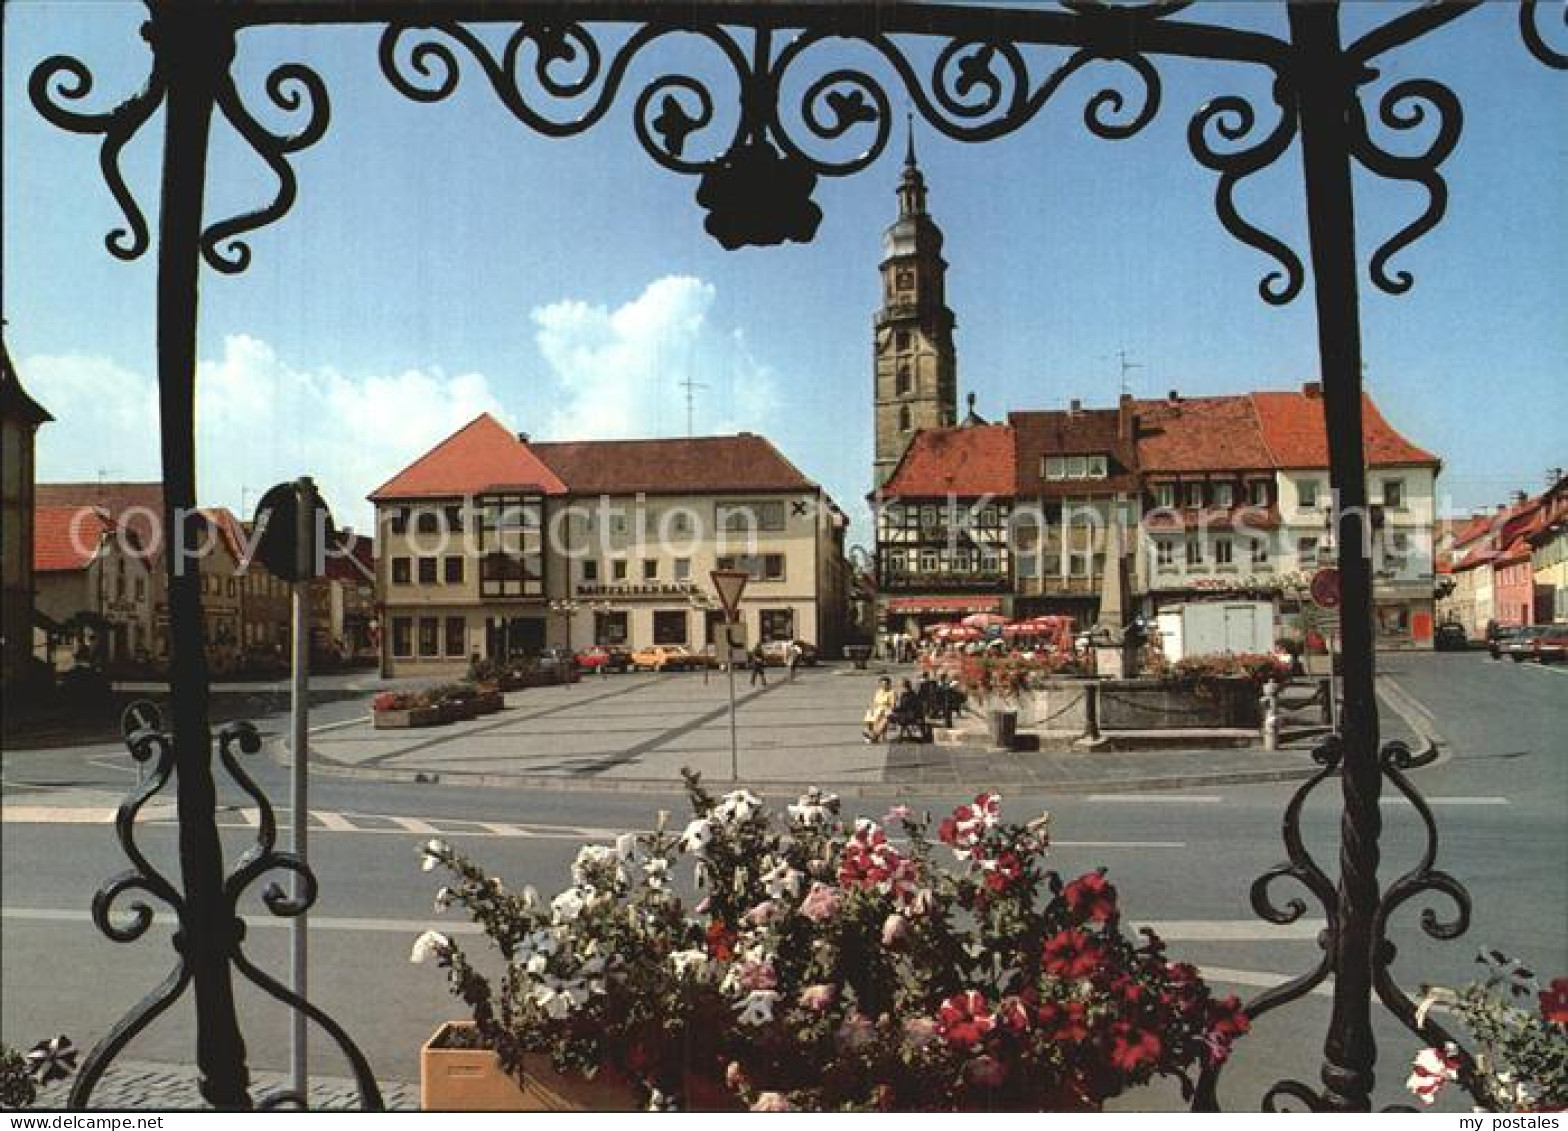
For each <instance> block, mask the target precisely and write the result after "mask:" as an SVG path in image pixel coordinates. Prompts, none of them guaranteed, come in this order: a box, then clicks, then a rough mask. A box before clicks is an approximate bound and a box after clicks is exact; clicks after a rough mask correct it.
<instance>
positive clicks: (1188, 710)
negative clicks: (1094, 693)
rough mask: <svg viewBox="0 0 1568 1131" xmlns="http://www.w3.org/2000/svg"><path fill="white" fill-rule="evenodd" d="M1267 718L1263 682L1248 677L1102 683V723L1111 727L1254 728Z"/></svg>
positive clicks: (1170, 728) (1110, 728)
mask: <svg viewBox="0 0 1568 1131" xmlns="http://www.w3.org/2000/svg"><path fill="white" fill-rule="evenodd" d="M1262 722H1263V717H1262V711H1261V708H1260V707H1259V706H1258V688H1257V685H1256V684H1255V683H1253V682H1252V680H1250V679H1246V678H1216V679H1208V680H1204V681H1202V682H1201V683H1187V682H1182V683H1176V682H1171V681H1166V680H1154V679H1129V680H1107V681H1105V682H1104V683H1102V684H1101V686H1100V726H1101V727H1102V728H1103V729H1107V730H1185V729H1188V728H1191V727H1200V728H1218V727H1228V728H1235V729H1243V728H1248V729H1250V728H1252V727H1257V726H1260V725H1261V724H1262Z"/></svg>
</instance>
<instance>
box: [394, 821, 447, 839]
mask: <svg viewBox="0 0 1568 1131" xmlns="http://www.w3.org/2000/svg"><path fill="white" fill-rule="evenodd" d="M387 820H389V821H392V822H393V823H394V824H397V825H401V826H402V828H403V831H404V832H410V833H420V834H422V835H425V836H434V835H435V834H437V833H439V832H440V831H441V830H440V829H438V828H436V827H435V826H434V825H432V824H430V822H428V821H421V820H420V819H419V818H418V817H393V816H388V817H387Z"/></svg>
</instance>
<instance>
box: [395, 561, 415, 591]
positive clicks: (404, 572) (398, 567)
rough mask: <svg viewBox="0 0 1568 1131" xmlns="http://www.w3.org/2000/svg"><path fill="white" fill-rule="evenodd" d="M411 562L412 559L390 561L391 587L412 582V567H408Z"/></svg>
mask: <svg viewBox="0 0 1568 1131" xmlns="http://www.w3.org/2000/svg"><path fill="white" fill-rule="evenodd" d="M411 560H412V559H410V558H393V559H392V584H393V585H407V584H408V583H409V582H411V581H412V580H413V574H412V572H411V571H412V569H413V567H412V565H410V562H411Z"/></svg>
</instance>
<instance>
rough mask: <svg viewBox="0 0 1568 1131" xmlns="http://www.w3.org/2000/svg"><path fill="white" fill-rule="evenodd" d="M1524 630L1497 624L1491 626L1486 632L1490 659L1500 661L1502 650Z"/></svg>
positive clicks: (1516, 626)
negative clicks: (1490, 654)
mask: <svg viewBox="0 0 1568 1131" xmlns="http://www.w3.org/2000/svg"><path fill="white" fill-rule="evenodd" d="M1523 631H1524V629H1522V628H1520V627H1519V626H1518V625H1507V624H1498V625H1491V626H1489V627H1488V628H1487V630H1486V644H1487V651H1488V652H1490V653H1492V659H1494V660H1501V659H1502V658H1503V649H1504V648H1506V647H1507V646H1508V644H1509V643H1510V642H1511V641H1512V640H1513V639H1514V637H1516V636H1518V635H1519V634H1520V633H1521V632H1523Z"/></svg>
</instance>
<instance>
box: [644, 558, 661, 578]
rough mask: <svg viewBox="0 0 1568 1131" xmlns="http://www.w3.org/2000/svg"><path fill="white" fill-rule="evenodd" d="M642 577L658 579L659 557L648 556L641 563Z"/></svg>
mask: <svg viewBox="0 0 1568 1131" xmlns="http://www.w3.org/2000/svg"><path fill="white" fill-rule="evenodd" d="M642 579H643V580H644V581H657V580H659V559H658V558H648V559H646V560H644V562H643V563H642Z"/></svg>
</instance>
